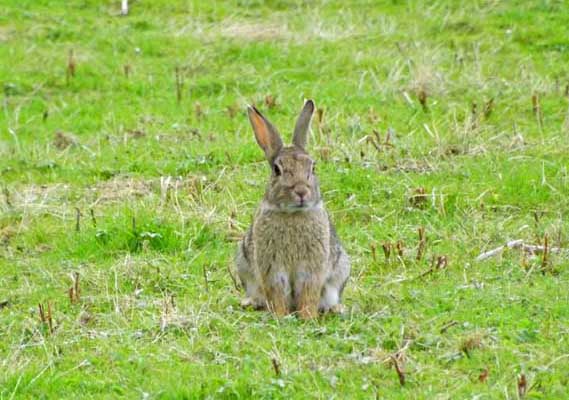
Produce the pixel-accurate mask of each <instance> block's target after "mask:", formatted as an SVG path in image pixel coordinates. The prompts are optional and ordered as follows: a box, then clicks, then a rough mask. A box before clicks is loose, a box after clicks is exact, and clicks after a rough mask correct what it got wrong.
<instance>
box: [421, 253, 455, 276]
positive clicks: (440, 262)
mask: <svg viewBox="0 0 569 400" xmlns="http://www.w3.org/2000/svg"><path fill="white" fill-rule="evenodd" d="M447 266H448V258H447V256H438V257H435V256H433V260H432V261H431V268H429V269H428V270H426V271H425V272H423V273H422V274H420V275H418V276H417V277H416V278H415V279H419V278H423V277H425V276H427V275H429V274H432V273H433V272H435V271H438V270H441V269H445V268H446V267H447Z"/></svg>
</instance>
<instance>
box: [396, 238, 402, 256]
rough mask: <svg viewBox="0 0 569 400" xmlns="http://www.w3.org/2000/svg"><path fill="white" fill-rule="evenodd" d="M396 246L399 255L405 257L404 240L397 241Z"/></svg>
mask: <svg viewBox="0 0 569 400" xmlns="http://www.w3.org/2000/svg"><path fill="white" fill-rule="evenodd" d="M395 248H396V249H397V254H398V255H399V257H400V258H403V242H402V241H401V240H398V241H397V243H396V244H395Z"/></svg>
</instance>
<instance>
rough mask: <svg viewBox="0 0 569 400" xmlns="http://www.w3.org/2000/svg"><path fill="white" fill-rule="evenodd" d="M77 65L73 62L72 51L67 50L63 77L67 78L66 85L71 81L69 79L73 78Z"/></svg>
mask: <svg viewBox="0 0 569 400" xmlns="http://www.w3.org/2000/svg"><path fill="white" fill-rule="evenodd" d="M76 67H77V64H76V62H75V56H74V54H73V49H70V50H69V54H68V56H67V70H66V72H65V76H66V78H67V83H68V84H69V82H70V81H71V78H73V77H75V70H76Z"/></svg>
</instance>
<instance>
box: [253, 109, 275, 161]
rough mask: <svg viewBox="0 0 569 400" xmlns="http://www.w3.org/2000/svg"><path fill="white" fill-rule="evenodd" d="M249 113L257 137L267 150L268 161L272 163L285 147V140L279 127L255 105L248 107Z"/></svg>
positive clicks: (262, 146) (260, 144)
mask: <svg viewBox="0 0 569 400" xmlns="http://www.w3.org/2000/svg"><path fill="white" fill-rule="evenodd" d="M247 114H249V121H251V126H252V127H253V131H254V132H255V139H257V143H259V146H260V147H261V148H262V149H263V151H264V152H265V157H266V158H267V161H269V163H271V164H272V162H273V161H274V159H275V157H276V156H277V154H278V152H279V151H280V150H281V148H282V147H283V141H282V139H281V137H280V135H279V133H278V131H277V129H276V128H275V127H274V126H273V125H272V124H271V123H270V122H269V121H268V120H267V119H266V118H265V117H263V115H262V114H261V113H260V112H259V110H257V109H256V108H255V107H254V106H249V107H247Z"/></svg>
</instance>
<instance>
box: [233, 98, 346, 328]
mask: <svg viewBox="0 0 569 400" xmlns="http://www.w3.org/2000/svg"><path fill="white" fill-rule="evenodd" d="M314 109H315V106H314V102H313V101H312V100H307V101H306V102H305V104H304V107H303V108H302V111H301V113H300V116H299V117H298V120H297V122H296V125H295V128H294V134H293V141H292V143H293V144H292V146H284V145H283V142H282V139H281V136H280V134H279V132H278V131H277V129H276V128H275V127H274V126H273V125H272V124H271V123H270V122H269V121H268V120H267V119H266V118H265V117H264V116H263V115H262V114H261V113H260V112H259V111H258V110H257V109H256V108H255V107H253V106H249V107H248V109H247V112H248V116H249V120H250V122H251V125H252V127H253V131H254V134H255V138H256V140H257V143H258V144H259V146H260V147H261V149H262V150H263V151H264V153H265V157H266V159H267V161H268V163H269V167H270V171H271V176H270V178H269V182H268V184H267V187H266V191H265V195H264V198H263V200H262V201H261V204H260V206H259V207H258V209H257V212H256V214H255V216H254V218H253V223H252V224H251V226H250V228H249V230H248V231H247V233H246V235H245V237H244V238H243V239H242V240H241V241H240V243H239V245H238V249H237V254H236V257H235V263H236V267H237V272H238V276H239V278H240V280H241V283H242V285H243V286H244V288H245V291H246V297H245V299H244V300H243V301H242V303H241V304H242V305H243V306H253V307H254V308H256V309H268V310H270V311H271V312H273V313H274V314H276V315H277V316H284V315H287V314H290V313H293V312H297V313H298V315H299V317H300V318H302V319H311V318H314V317H316V316H317V315H318V313H319V312H322V313H324V312H328V311H332V312H341V311H342V309H343V306H342V305H341V303H340V299H341V296H342V292H343V290H344V286H345V285H346V281H347V280H348V277H349V275H350V269H351V266H350V259H349V257H348V255H347V254H346V252H345V251H344V248H343V247H342V245H341V243H340V241H339V239H338V236H337V235H336V231H335V229H334V226H333V225H332V223H331V221H330V217H329V215H328V213H327V212H326V209H325V208H324V204H323V202H322V198H321V196H320V187H319V184H318V179H317V177H316V175H315V174H314V166H315V162H314V160H313V159H312V158H311V157H310V156H309V155H308V153H307V152H306V149H305V148H306V142H307V135H308V130H309V127H310V121H311V119H312V115H313V113H314Z"/></svg>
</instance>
